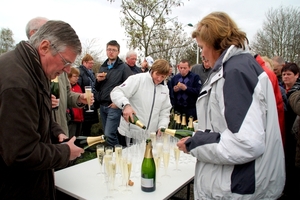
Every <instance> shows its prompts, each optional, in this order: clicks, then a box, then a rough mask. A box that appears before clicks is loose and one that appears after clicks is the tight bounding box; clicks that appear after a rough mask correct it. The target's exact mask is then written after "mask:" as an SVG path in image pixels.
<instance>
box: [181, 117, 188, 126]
mask: <svg viewBox="0 0 300 200" xmlns="http://www.w3.org/2000/svg"><path fill="white" fill-rule="evenodd" d="M181 129H184V130H187V129H188V128H187V125H186V115H185V113H183V114H182V119H181Z"/></svg>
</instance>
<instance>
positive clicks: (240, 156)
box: [177, 12, 285, 200]
mask: <svg viewBox="0 0 300 200" xmlns="http://www.w3.org/2000/svg"><path fill="white" fill-rule="evenodd" d="M192 36H193V38H196V40H197V43H198V46H199V47H200V48H201V49H202V52H201V54H202V57H203V58H204V59H205V60H206V61H207V62H208V63H209V65H210V66H212V67H213V68H212V71H211V74H210V75H209V77H208V80H207V81H206V82H205V83H204V85H203V86H202V90H201V92H200V97H199V98H198V100H197V102H196V108H197V117H198V130H197V131H196V133H195V134H194V136H193V137H190V138H183V139H182V140H180V141H179V142H178V144H177V145H178V147H179V149H181V150H183V151H184V152H190V153H191V154H192V155H193V156H195V157H196V158H197V164H196V170H195V180H194V195H195V199H230V200H231V199H234V200H236V199H253V200H256V199H265V200H266V199H269V200H271V199H272V200H274V199H277V198H278V197H279V196H280V195H281V193H282V190H283V186H284V182H285V169H284V153H283V146H282V141H281V135H280V128H279V123H278V115H277V109H276V102H275V96H274V92H273V89H272V84H271V82H270V80H269V78H268V76H267V74H266V73H265V72H264V71H263V69H262V68H261V67H260V66H259V65H258V63H257V62H256V61H255V59H254V58H253V56H252V55H251V54H250V53H249V49H248V46H247V38H246V34H245V33H244V32H242V31H240V30H239V29H238V28H237V25H236V24H235V22H234V21H233V20H232V19H231V18H230V17H229V16H228V15H227V14H226V13H223V12H213V13H211V14H209V15H207V16H206V17H204V18H203V19H202V20H201V21H200V22H199V23H198V25H197V28H196V30H195V31H194V32H193V35H192Z"/></svg>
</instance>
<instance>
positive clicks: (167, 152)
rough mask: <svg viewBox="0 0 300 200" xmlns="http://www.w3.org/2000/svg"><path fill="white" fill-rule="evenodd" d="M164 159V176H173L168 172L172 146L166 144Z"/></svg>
mask: <svg viewBox="0 0 300 200" xmlns="http://www.w3.org/2000/svg"><path fill="white" fill-rule="evenodd" d="M163 160H164V169H165V174H164V175H163V176H162V177H164V178H171V177H170V176H169V175H168V174H167V172H168V166H169V161H170V146H164V147H163Z"/></svg>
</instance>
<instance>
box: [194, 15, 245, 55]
mask: <svg viewBox="0 0 300 200" xmlns="http://www.w3.org/2000/svg"><path fill="white" fill-rule="evenodd" d="M192 37H193V38H199V39H200V40H202V41H203V42H204V43H205V44H206V45H208V46H212V47H213V48H214V49H215V50H216V51H218V52H219V53H220V54H221V53H222V52H223V51H224V50H225V49H227V48H229V47H230V46H231V45H235V46H237V47H239V48H243V49H244V48H245V42H246V41H247V42H248V39H247V37H246V33H245V32H243V31H241V30H240V29H239V28H238V27H237V25H236V23H235V22H234V21H233V20H232V19H231V18H230V17H229V15H228V14H226V13H224V12H212V13H210V14H209V15H207V16H206V17H204V18H203V19H202V20H201V21H200V22H199V23H198V24H197V27H196V30H194V31H193V33H192Z"/></svg>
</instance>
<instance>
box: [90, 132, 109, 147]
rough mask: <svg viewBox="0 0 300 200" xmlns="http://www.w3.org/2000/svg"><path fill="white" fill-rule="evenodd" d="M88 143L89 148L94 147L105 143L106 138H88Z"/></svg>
mask: <svg viewBox="0 0 300 200" xmlns="http://www.w3.org/2000/svg"><path fill="white" fill-rule="evenodd" d="M86 141H87V143H88V145H89V146H92V145H94V144H98V143H103V142H105V139H104V137H103V136H102V135H101V136H97V137H87V138H86Z"/></svg>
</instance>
